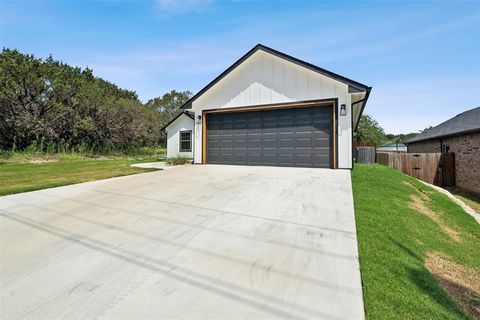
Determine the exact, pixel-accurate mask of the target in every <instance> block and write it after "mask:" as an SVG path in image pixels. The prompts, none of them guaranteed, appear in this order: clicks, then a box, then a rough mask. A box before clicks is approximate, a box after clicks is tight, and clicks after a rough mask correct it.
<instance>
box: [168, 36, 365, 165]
mask: <svg viewBox="0 0 480 320" xmlns="http://www.w3.org/2000/svg"><path fill="white" fill-rule="evenodd" d="M370 90H371V87H369V86H366V85H364V84H361V83H359V82H356V81H353V80H350V79H348V78H345V77H343V76H340V75H338V74H335V73H333V72H331V71H327V70H325V69H322V68H319V67H317V66H314V65H312V64H310V63H308V62H305V61H302V60H299V59H297V58H294V57H292V56H289V55H286V54H284V53H281V52H279V51H276V50H274V49H271V48H268V47H266V46H264V45H261V44H258V45H256V46H255V47H254V48H252V49H251V50H250V51H249V52H247V53H246V54H245V55H244V56H243V57H241V58H240V59H239V60H238V61H237V62H235V63H234V64H233V65H231V66H230V67H229V68H228V69H226V70H225V71H224V72H223V73H222V74H220V75H219V76H218V77H217V78H215V79H214V80H213V81H212V82H210V83H209V84H208V85H207V86H206V87H204V88H203V89H202V90H200V91H199V92H198V93H197V94H195V95H194V96H193V97H192V98H191V99H190V100H188V101H187V102H186V103H185V104H184V105H183V106H182V108H183V109H184V110H186V111H188V112H191V113H192V114H193V115H194V120H192V119H191V117H190V116H189V115H187V114H185V115H180V116H179V117H178V118H177V119H175V120H173V121H172V122H171V123H170V124H169V125H168V126H167V128H166V130H167V133H168V142H167V148H168V151H167V153H168V155H169V156H175V155H182V154H184V153H185V152H186V151H185V150H189V149H182V147H187V145H189V144H187V141H188V137H190V139H191V140H190V146H191V147H192V150H193V151H192V156H193V160H194V163H196V164H232V165H265V166H300V167H323V168H342V169H351V168H352V162H353V161H352V137H353V133H354V131H355V129H356V126H357V123H358V120H359V118H360V116H361V114H362V112H363V109H364V108H365V105H366V103H367V100H368V96H369V94H370ZM188 121H190V122H191V124H190V126H188V125H187V122H188ZM190 130H191V132H192V133H191V134H190V136H189V135H188V134H187V133H186V132H189V131H190Z"/></svg>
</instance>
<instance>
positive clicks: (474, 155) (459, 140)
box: [407, 107, 480, 194]
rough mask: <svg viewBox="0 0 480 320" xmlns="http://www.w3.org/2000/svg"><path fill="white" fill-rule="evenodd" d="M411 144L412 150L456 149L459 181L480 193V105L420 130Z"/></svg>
mask: <svg viewBox="0 0 480 320" xmlns="http://www.w3.org/2000/svg"><path fill="white" fill-rule="evenodd" d="M407 145H408V152H410V153H414V152H418V153H430V152H442V153H447V152H453V153H455V182H456V185H457V186H458V187H460V188H463V189H466V190H470V191H474V192H476V193H479V194H480V107H478V108H474V109H471V110H468V111H465V112H463V113H460V114H459V115H457V116H455V117H453V118H451V119H449V120H447V121H445V122H443V123H441V124H439V125H438V126H436V127H433V128H431V129H430V130H428V131H426V132H425V133H422V134H419V135H418V136H416V137H414V138H412V139H410V140H409V141H407Z"/></svg>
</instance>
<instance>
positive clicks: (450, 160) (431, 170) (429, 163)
mask: <svg viewBox="0 0 480 320" xmlns="http://www.w3.org/2000/svg"><path fill="white" fill-rule="evenodd" d="M377 163H380V164H383V165H386V166H389V167H392V168H394V169H397V170H399V171H402V172H403V173H405V174H407V175H409V176H412V177H414V178H417V179H419V180H422V181H425V182H428V183H431V184H434V185H437V186H441V187H444V186H454V185H455V154H454V153H443V154H442V153H397V152H378V153H377Z"/></svg>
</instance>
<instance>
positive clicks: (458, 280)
mask: <svg viewBox="0 0 480 320" xmlns="http://www.w3.org/2000/svg"><path fill="white" fill-rule="evenodd" d="M425 267H426V268H427V269H428V271H430V273H431V274H432V275H433V276H434V277H435V279H437V281H438V282H439V284H440V286H441V287H442V288H443V289H444V290H445V291H446V292H447V293H448V294H449V295H450V296H451V297H452V298H453V300H455V302H456V303H457V304H458V305H459V307H460V308H461V309H462V310H463V312H464V313H465V314H467V315H468V316H470V317H471V318H473V319H480V273H479V272H478V271H476V270H474V269H471V268H467V267H465V266H462V265H460V264H458V263H455V262H453V261H450V260H448V259H445V258H444V257H442V256H441V255H440V254H439V253H437V252H431V253H428V254H427V259H426V260H425Z"/></svg>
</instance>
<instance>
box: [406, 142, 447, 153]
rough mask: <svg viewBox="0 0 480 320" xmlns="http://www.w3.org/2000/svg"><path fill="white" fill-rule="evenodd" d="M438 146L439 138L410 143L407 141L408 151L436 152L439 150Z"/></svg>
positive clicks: (439, 145)
mask: <svg viewBox="0 0 480 320" xmlns="http://www.w3.org/2000/svg"><path fill="white" fill-rule="evenodd" d="M440 147H441V144H440V140H428V141H421V142H417V143H411V144H410V143H409V144H408V153H415V152H417V153H438V152H441V150H440Z"/></svg>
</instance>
